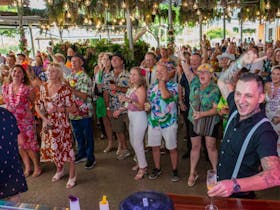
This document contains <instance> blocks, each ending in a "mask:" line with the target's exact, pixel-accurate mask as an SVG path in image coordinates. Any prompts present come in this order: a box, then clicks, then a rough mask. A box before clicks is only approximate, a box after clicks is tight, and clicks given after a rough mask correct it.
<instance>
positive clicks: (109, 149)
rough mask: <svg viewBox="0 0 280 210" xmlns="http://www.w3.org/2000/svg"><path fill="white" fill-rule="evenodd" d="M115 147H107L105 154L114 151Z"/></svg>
mask: <svg viewBox="0 0 280 210" xmlns="http://www.w3.org/2000/svg"><path fill="white" fill-rule="evenodd" d="M113 149H114V148H113V147H112V146H107V147H106V148H105V149H104V150H103V152H104V153H108V152H111V151H113Z"/></svg>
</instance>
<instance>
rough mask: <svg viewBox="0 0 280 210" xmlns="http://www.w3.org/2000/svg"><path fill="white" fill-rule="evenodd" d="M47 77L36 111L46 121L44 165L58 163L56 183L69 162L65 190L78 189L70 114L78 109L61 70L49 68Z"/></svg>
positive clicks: (43, 136)
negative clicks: (75, 187) (76, 186)
mask: <svg viewBox="0 0 280 210" xmlns="http://www.w3.org/2000/svg"><path fill="white" fill-rule="evenodd" d="M48 73H49V79H48V82H47V83H45V84H43V85H41V86H40V95H39V99H38V100H37V104H36V111H37V112H38V114H39V116H40V117H41V118H42V120H43V128H42V132H41V139H42V143H41V161H43V162H45V161H52V162H54V163H55V165H56V173H55V175H54V176H53V177H52V181H53V182H56V181H58V180H60V179H61V178H62V177H63V176H64V163H65V162H69V164H70V167H69V179H68V182H67V184H66V188H72V187H74V186H75V185H76V174H75V164H74V161H75V155H74V150H73V147H72V141H73V136H72V130H71V127H70V123H69V120H68V113H69V112H71V113H74V112H75V110H76V108H75V107H76V106H75V103H74V102H73V100H72V91H71V89H70V88H69V87H68V86H67V85H65V84H64V83H63V79H64V78H63V70H62V68H61V66H60V65H59V64H55V63H54V64H50V65H49V67H48Z"/></svg>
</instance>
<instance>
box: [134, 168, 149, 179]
mask: <svg viewBox="0 0 280 210" xmlns="http://www.w3.org/2000/svg"><path fill="white" fill-rule="evenodd" d="M146 174H147V168H140V169H139V170H138V172H137V174H136V176H135V177H134V179H135V180H140V179H143V178H144V176H145V175H146Z"/></svg>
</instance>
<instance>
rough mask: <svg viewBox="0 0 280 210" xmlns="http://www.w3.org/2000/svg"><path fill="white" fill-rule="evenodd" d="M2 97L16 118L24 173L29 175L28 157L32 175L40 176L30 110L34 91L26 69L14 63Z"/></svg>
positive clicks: (37, 145) (37, 147) (33, 123)
mask: <svg viewBox="0 0 280 210" xmlns="http://www.w3.org/2000/svg"><path fill="white" fill-rule="evenodd" d="M3 99H4V102H5V103H6V106H7V109H8V110H9V111H10V112H11V113H13V114H14V116H15V117H16V119H17V123H18V127H19V130H20V134H19V135H18V145H19V153H20V156H21V158H22V160H23V164H24V175H25V176H26V177H27V176H29V175H31V171H32V169H31V164H30V159H31V161H32V163H33V165H34V171H33V174H32V176H33V177H37V176H40V175H41V173H42V170H41V168H40V166H39V158H38V154H37V152H38V151H39V144H38V142H37V139H36V134H35V120H34V116H33V113H32V112H31V108H30V107H31V103H32V101H34V100H33V99H34V92H33V91H32V88H31V87H30V86H29V80H28V77H27V74H26V71H25V70H24V68H23V67H22V66H21V65H15V66H14V67H13V69H12V72H11V83H10V84H6V85H4V86H3Z"/></svg>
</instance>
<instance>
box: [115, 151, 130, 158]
mask: <svg viewBox="0 0 280 210" xmlns="http://www.w3.org/2000/svg"><path fill="white" fill-rule="evenodd" d="M129 156H130V152H129V151H128V150H127V149H125V150H122V151H121V152H120V153H119V155H118V156H117V159H118V160H123V159H125V158H127V157H129Z"/></svg>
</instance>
